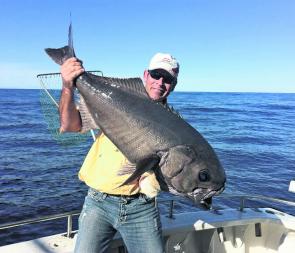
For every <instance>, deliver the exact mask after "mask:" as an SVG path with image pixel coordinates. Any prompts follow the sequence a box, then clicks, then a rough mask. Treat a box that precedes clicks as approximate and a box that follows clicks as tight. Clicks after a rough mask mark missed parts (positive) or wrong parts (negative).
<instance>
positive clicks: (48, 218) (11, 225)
mask: <svg viewBox="0 0 295 253" xmlns="http://www.w3.org/2000/svg"><path fill="white" fill-rule="evenodd" d="M216 198H230V199H233V198H239V199H240V206H239V208H238V210H239V211H241V212H242V211H243V210H244V208H245V207H246V200H260V201H261V200H265V201H271V202H276V203H281V204H285V205H289V206H295V201H290V200H285V199H281V198H273V197H267V196H260V195H239V194H226V193H223V194H222V195H220V196H216ZM180 200H183V198H181V197H171V198H167V199H161V200H157V201H156V205H158V204H159V203H167V202H168V203H169V210H168V215H167V217H168V218H173V210H174V204H175V202H177V201H180ZM211 210H213V211H214V206H213V207H212V208H211ZM78 215H80V211H78V210H76V211H71V212H65V213H60V214H56V215H48V216H44V217H39V218H33V219H26V220H21V221H18V222H11V223H5V224H2V225H0V230H4V229H9V228H14V227H20V226H24V225H29V224H33V223H40V222H45V221H51V220H58V219H64V218H66V219H67V233H66V236H67V237H72V235H73V217H74V216H78Z"/></svg>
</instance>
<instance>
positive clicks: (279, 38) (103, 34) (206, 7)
mask: <svg viewBox="0 0 295 253" xmlns="http://www.w3.org/2000/svg"><path fill="white" fill-rule="evenodd" d="M0 4H1V5H0V6H1V8H0V31H1V35H0V36H1V37H0V38H1V39H0V88H30V89H31V88H34V89H35V88H40V84H39V81H38V80H37V78H36V75H37V74H41V73H50V72H59V66H58V65H57V64H55V63H54V62H53V61H51V59H49V57H48V56H47V55H46V54H45V52H44V48H47V47H52V48H57V47H62V46H64V45H66V44H67V33H68V26H69V23H70V13H71V20H72V25H73V38H74V48H75V52H76V55H77V57H78V58H80V59H81V60H82V61H83V65H84V67H85V68H86V69H87V70H101V71H103V73H104V75H105V76H114V77H135V76H142V74H143V71H144V69H146V68H147V67H148V63H149V61H150V58H151V57H152V56H153V55H154V54H155V53H157V52H164V53H170V54H172V55H173V56H174V57H176V58H177V60H178V61H179V63H180V73H179V79H178V84H177V87H176V89H175V90H176V91H196V92H200V91H201V92H202V91H209V92H292V93H294V92H295V74H294V73H295V1H294V0H182V1H180V0H162V1H159V0H158V1H157V0H124V1H119V0H96V1H95V0H83V1H82V0H81V1H74V0H71V1H68V0H51V1H49V0H47V1H46V0H43V1H39V0H18V1H17V0H0Z"/></svg>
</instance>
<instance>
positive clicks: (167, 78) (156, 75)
mask: <svg viewBox="0 0 295 253" xmlns="http://www.w3.org/2000/svg"><path fill="white" fill-rule="evenodd" d="M148 72H149V73H150V75H151V77H152V78H153V79H156V80H159V79H160V78H163V81H164V83H168V84H176V83H177V79H176V78H174V77H173V76H172V75H170V74H169V73H168V72H167V71H165V70H162V71H161V70H156V69H154V70H149V71H148Z"/></svg>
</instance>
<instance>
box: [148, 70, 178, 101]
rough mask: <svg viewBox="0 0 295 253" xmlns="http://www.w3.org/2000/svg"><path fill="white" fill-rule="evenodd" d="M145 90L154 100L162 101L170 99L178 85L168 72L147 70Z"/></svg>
mask: <svg viewBox="0 0 295 253" xmlns="http://www.w3.org/2000/svg"><path fill="white" fill-rule="evenodd" d="M144 81H145V89H146V91H147V93H148V95H149V97H150V98H151V99H152V100H156V101H162V100H164V99H165V98H167V97H168V95H169V93H170V92H171V91H173V89H174V87H175V85H176V79H175V78H173V77H172V75H170V74H169V73H168V72H167V71H166V70H163V69H156V70H145V71H144Z"/></svg>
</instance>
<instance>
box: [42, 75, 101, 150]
mask: <svg viewBox="0 0 295 253" xmlns="http://www.w3.org/2000/svg"><path fill="white" fill-rule="evenodd" d="M87 72H89V73H92V74H94V75H102V72H101V71H87ZM37 78H38V79H39V82H40V85H41V87H42V89H40V105H41V109H42V112H43V115H44V119H45V122H46V123H47V128H48V130H49V132H50V133H51V136H52V137H53V139H54V140H55V141H57V142H58V143H59V144H61V145H63V146H74V145H77V144H80V143H82V142H85V141H88V140H89V139H90V138H91V136H92V137H93V136H94V133H93V132H92V133H91V132H90V131H89V132H86V133H83V134H82V133H72V132H68V133H67V132H66V133H62V134H61V133H60V132H59V127H60V125H59V112H58V107H59V99H60V92H61V86H62V85H61V84H62V80H61V75H60V73H48V74H40V75H38V76H37ZM74 97H75V103H76V104H77V103H78V101H79V93H78V91H77V90H75V95H74Z"/></svg>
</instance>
